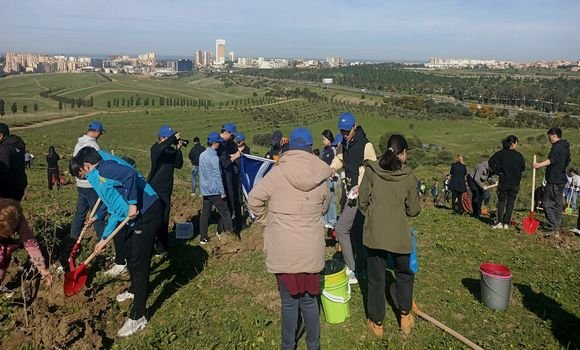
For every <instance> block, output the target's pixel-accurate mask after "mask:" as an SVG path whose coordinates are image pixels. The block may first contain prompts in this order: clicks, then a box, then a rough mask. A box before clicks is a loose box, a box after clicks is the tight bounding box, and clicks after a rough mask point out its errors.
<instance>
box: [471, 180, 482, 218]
mask: <svg viewBox="0 0 580 350" xmlns="http://www.w3.org/2000/svg"><path fill="white" fill-rule="evenodd" d="M467 184H468V185H469V189H471V206H472V207H473V216H474V217H476V218H478V217H480V216H481V204H482V203H483V192H484V191H483V188H481V187H479V185H478V184H477V183H476V182H475V180H473V179H472V178H471V176H467Z"/></svg>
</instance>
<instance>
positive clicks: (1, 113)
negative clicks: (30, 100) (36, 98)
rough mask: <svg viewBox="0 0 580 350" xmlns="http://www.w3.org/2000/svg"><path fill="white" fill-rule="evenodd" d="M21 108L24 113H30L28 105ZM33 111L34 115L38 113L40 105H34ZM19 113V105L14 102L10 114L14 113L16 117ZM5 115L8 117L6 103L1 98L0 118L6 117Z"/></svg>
mask: <svg viewBox="0 0 580 350" xmlns="http://www.w3.org/2000/svg"><path fill="white" fill-rule="evenodd" d="M21 107H22V113H28V105H25V104H24V105H22V106H21ZM32 109H33V111H34V113H36V112H38V103H34V105H33V106H32ZM17 112H18V104H17V103H16V102H12V104H11V105H10V113H12V115H13V116H16V113H17ZM5 115H6V103H5V102H4V99H1V98H0V118H1V117H4V116H5Z"/></svg>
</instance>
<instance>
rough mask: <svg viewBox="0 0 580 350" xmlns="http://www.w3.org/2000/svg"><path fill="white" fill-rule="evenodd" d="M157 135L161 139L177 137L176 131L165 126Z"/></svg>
mask: <svg viewBox="0 0 580 350" xmlns="http://www.w3.org/2000/svg"><path fill="white" fill-rule="evenodd" d="M157 135H159V137H170V136H173V135H175V130H173V129H172V128H171V127H170V126H169V125H163V126H162V127H160V128H159V132H158V133H157Z"/></svg>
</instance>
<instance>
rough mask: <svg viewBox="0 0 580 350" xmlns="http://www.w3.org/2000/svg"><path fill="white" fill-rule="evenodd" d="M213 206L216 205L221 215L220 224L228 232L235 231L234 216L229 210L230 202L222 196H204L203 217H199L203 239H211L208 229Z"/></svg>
mask: <svg viewBox="0 0 580 350" xmlns="http://www.w3.org/2000/svg"><path fill="white" fill-rule="evenodd" d="M212 207H215V208H216V209H217V211H218V214H219V215H220V222H219V224H218V225H221V226H222V227H223V228H224V229H225V230H226V231H227V232H232V231H233V225H232V218H231V216H230V212H229V211H228V203H227V202H226V201H225V200H224V199H222V197H221V196H204V197H203V206H202V207H201V217H200V219H199V232H200V235H201V239H209V236H208V234H207V230H208V226H209V217H210V215H211V208H212Z"/></svg>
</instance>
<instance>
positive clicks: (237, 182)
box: [218, 123, 243, 234]
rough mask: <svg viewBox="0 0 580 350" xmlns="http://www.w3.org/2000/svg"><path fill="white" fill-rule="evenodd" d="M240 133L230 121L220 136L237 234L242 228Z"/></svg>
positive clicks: (221, 154) (222, 157) (222, 159)
mask: <svg viewBox="0 0 580 350" xmlns="http://www.w3.org/2000/svg"><path fill="white" fill-rule="evenodd" d="M237 134H238V129H237V128H236V125H235V124H232V123H228V124H224V126H222V129H221V132H220V137H221V138H222V139H223V140H224V142H223V143H222V145H221V147H220V149H219V150H218V154H219V157H220V163H221V166H222V171H223V174H224V181H225V183H224V185H225V188H226V193H227V202H228V209H229V210H230V214H231V216H232V219H233V220H234V229H235V232H236V233H237V234H239V233H240V231H241V230H242V223H243V219H242V178H241V176H242V175H241V173H240V163H239V158H240V156H241V155H242V153H241V152H240V151H239V150H238V146H237V145H236V143H235V141H234V138H235V137H236V135H237Z"/></svg>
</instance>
